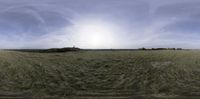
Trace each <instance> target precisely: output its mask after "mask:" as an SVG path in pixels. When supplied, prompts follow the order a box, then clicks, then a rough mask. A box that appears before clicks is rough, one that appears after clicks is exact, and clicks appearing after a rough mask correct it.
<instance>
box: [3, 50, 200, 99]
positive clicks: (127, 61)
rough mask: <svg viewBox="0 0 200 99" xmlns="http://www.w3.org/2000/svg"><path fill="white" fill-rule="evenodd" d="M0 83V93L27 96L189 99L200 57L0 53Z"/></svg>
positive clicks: (127, 53)
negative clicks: (169, 98)
mask: <svg viewBox="0 0 200 99" xmlns="http://www.w3.org/2000/svg"><path fill="white" fill-rule="evenodd" d="M0 78H1V79H0V92H8V93H9V92H14V93H17V92H18V93H21V94H26V95H31V96H69V95H86V96H87V95H90V96H92V95H95V96H102V95H104V96H106V95H108V96H123V95H124V96H126V95H127V96H128V95H136V94H137V95H138V94H139V95H146V94H164V95H194V94H196V93H199V90H200V82H199V81H200V51H114V52H112V51H80V52H67V53H31V52H14V51H1V52H0Z"/></svg>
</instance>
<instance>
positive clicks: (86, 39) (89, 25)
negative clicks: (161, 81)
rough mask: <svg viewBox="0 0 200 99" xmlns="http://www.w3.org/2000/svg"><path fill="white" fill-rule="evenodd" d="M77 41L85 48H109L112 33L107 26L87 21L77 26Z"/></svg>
mask: <svg viewBox="0 0 200 99" xmlns="http://www.w3.org/2000/svg"><path fill="white" fill-rule="evenodd" d="M77 28H78V34H77V35H78V40H79V41H80V42H82V43H84V44H82V45H85V47H87V48H109V46H110V47H111V46H112V45H113V43H114V34H113V33H114V31H113V29H112V28H111V26H109V25H108V24H105V23H103V22H98V21H87V22H82V23H81V24H79V26H78V27H77Z"/></svg>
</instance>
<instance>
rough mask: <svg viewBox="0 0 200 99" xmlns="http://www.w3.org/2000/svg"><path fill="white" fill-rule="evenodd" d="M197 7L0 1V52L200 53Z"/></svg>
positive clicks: (176, 0) (145, 1)
mask: <svg viewBox="0 0 200 99" xmlns="http://www.w3.org/2000/svg"><path fill="white" fill-rule="evenodd" d="M199 6H200V1H199V0H167V1H163V0H17V1H16V0H0V8H1V11H0V49H19V48H62V47H71V46H74V45H75V46H77V47H80V48H84V49H88V48H91V49H110V48H112V49H118V48H120V49H136V48H141V47H145V48H159V47H164V48H191V49H199V48H200V28H199V26H200V20H199V18H200V7H199Z"/></svg>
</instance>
